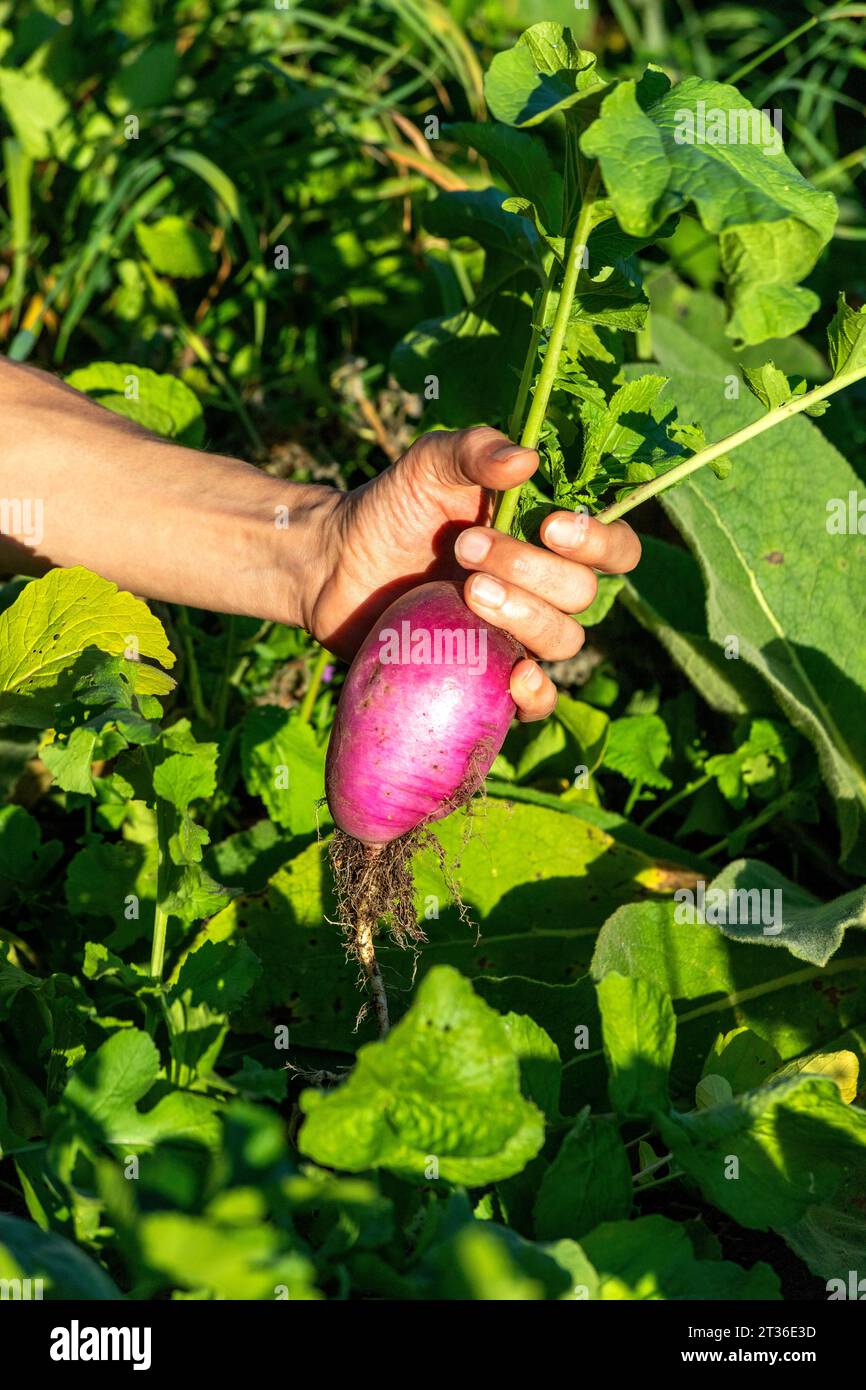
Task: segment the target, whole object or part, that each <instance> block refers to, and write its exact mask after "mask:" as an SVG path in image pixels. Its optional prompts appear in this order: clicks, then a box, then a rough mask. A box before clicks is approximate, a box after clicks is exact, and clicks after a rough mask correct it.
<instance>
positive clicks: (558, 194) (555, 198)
mask: <svg viewBox="0 0 866 1390" xmlns="http://www.w3.org/2000/svg"><path fill="white" fill-rule="evenodd" d="M442 134H443V135H444V136H445V137H446V138H447V139H449V140H456V141H457V143H458V144H459V145H462V146H463V147H464V148H469V149H473V150H477V151H478V153H479V154H480V155H481V156H482V158H484V159H486V160H487V162H488V164H489V165H490V166H491V168H492V169H493V170H494V171H495V172H496V173H497V174H499V176H500V178H502V179H503V180H504V182H505V183H506V184H507V186H508V187H509V188H510V189H511V191H512V193H517V194H518V195H519V196H520V197H521V198H526V199H527V200H528V202H530V203H533V204H534V205H535V207H536V208H537V209H538V212H539V214H540V216H541V220H542V222H543V223H544V225H545V227H547V228H548V230H549V231H551V232H558V231H559V230H560V224H561V219H562V176H561V175H560V174H559V173H558V172H557V170H556V169H555V168H554V166H553V160H552V159H551V157H550V154H549V152H548V149H547V146H546V145H545V143H544V141H543V140H540V139H538V137H537V136H534V135H529V134H527V133H526V132H525V131H520V130H512V129H510V128H509V127H508V126H503V125H496V124H494V122H492V121H485V122H484V123H483V124H482V123H480V122H479V123H477V124H476V123H473V122H471V121H457V122H455V123H454V124H453V125H445V126H443V129H442Z"/></svg>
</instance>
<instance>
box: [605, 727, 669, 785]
mask: <svg viewBox="0 0 866 1390" xmlns="http://www.w3.org/2000/svg"><path fill="white" fill-rule="evenodd" d="M670 751H671V736H670V733H669V732H668V727H667V725H666V724H665V722H664V720H663V719H660V718H659V716H658V715H657V714H626V715H624V716H623V717H622V718H621V719H614V720H612V722H611V725H610V730H609V736H608V741H607V748H606V750H605V754H604V766H605V767H609V768H612V769H613V771H614V772H618V773H620V775H621V776H622V777H626V778H628V780H629V781H630V782H632V783H634V785H635V786H639V787H640V786H643V787H655V788H657V789H659V790H663V789H664V788H666V787H670V786H672V785H673V784H672V782H671V780H670V778H669V777H668V776H667V775H666V774H665V773H664V772H662V770H661V768H662V764H663V763H664V761H665V759H666V758H667V757H668V755H669V754H670Z"/></svg>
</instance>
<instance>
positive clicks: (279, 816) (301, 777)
mask: <svg viewBox="0 0 866 1390" xmlns="http://www.w3.org/2000/svg"><path fill="white" fill-rule="evenodd" d="M241 767H242V770H243V774H244V780H245V782H246V784H247V789H248V791H250V792H252V794H253V795H254V796H260V797H261V799H262V801H263V802H264V804H265V807H266V808H267V811H268V815H269V816H270V817H271V820H273V821H276V823H277V825H280V826H283V828H284V829H286V830H290V831H291V832H292V833H293V834H294V835H306V834H309V833H310V831H312V830H315V829H316V827H317V825H319V824H320V823H326V822H327V820H328V814H327V811H326V809H325V808H324V807H322V808H321V809H319V802H320V801H321V800H322V797H323V796H324V794H325V749H324V747H323V745H322V744H321V743H320V741H319V740H318V738H317V737H316V734H315V733H314V731H313V730H312V729H311V728H310V725H309V724H305V723H302V722H301V720H300V719H299V717H298V715H297V713H296V712H289V713H287V712H286V710H284V709H281V708H280V707H279V706H277V705H256V706H255V707H254V708H253V709H250V710H248V711H247V713H246V715H245V716H244V722H243V725H242V726H241Z"/></svg>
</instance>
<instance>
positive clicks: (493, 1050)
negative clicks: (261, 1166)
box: [298, 966, 544, 1187]
mask: <svg viewBox="0 0 866 1390" xmlns="http://www.w3.org/2000/svg"><path fill="white" fill-rule="evenodd" d="M300 1105H301V1109H302V1111H303V1112H304V1113H305V1115H306V1120H305V1122H304V1125H303V1127H302V1129H301V1131H300V1134H299V1136H298V1146H299V1148H300V1150H301V1152H302V1153H305V1154H307V1155H308V1156H309V1157H310V1158H312V1159H314V1160H315V1161H316V1162H317V1163H320V1164H323V1165H324V1166H326V1167H331V1168H339V1169H343V1170H348V1171H350V1172H361V1171H363V1170H364V1169H367V1168H374V1167H384V1168H389V1169H391V1170H392V1171H394V1172H396V1173H398V1174H400V1175H402V1176H403V1177H406V1178H409V1179H412V1180H415V1181H418V1180H420V1179H423V1178H424V1176H425V1170H426V1169H428V1167H429V1165H430V1162H431V1160H433V1159H435V1160H438V1171H439V1174H440V1176H441V1177H442V1178H444V1179H445V1180H446V1181H448V1182H455V1183H464V1184H466V1185H467V1186H470V1187H479V1186H482V1185H483V1184H485V1183H488V1182H495V1181H497V1180H499V1179H501V1178H507V1177H510V1176H511V1174H513V1173H519V1172H520V1170H521V1169H522V1168H524V1167H525V1165H526V1164H527V1163H528V1162H529V1160H530V1159H531V1158H534V1157H535V1155H536V1154H537V1153H538V1151H539V1149H540V1148H541V1145H542V1143H543V1140H544V1120H543V1117H542V1115H541V1113H540V1112H539V1111H538V1110H537V1109H536V1107H535V1106H534V1105H532V1104H531V1103H530V1102H529V1101H527V1100H525V1099H524V1098H523V1096H522V1095H521V1094H520V1072H519V1065H518V1059H517V1056H516V1055H515V1053H514V1050H513V1048H512V1045H511V1043H510V1041H509V1037H508V1031H507V1029H506V1026H505V1024H504V1022H503V1020H502V1019H501V1018H499V1016H498V1015H497V1014H495V1013H494V1012H493V1010H492V1009H491V1008H489V1006H488V1005H487V1004H485V1003H484V1002H483V1001H482V1000H481V999H479V998H478V997H477V996H476V995H475V994H474V993H473V990H472V986H471V985H470V984H469V982H468V981H467V980H464V979H462V978H461V976H460V975H458V973H457V971H456V970H453V969H451V968H450V967H448V966H438V967H436V968H434V969H433V970H431V971H430V973H429V974H428V975H427V976H426V977H425V979H424V980H423V981H422V983H421V985H420V986H419V988H418V990H417V992H416V995H415V999H414V1001H413V1003H412V1006H411V1008H410V1009H409V1012H408V1013H407V1014H406V1016H405V1017H404V1018H403V1019H402V1020H401V1022H400V1023H398V1024H397V1026H396V1027H395V1028H394V1029H393V1031H392V1032H391V1033H390V1034H389V1036H388V1037H387V1038H386V1039H385V1040H384V1041H383V1042H378V1043H368V1044H366V1045H365V1046H364V1047H362V1048H361V1049H360V1050H359V1052H358V1057H357V1062H356V1066H355V1070H354V1071H353V1073H352V1075H351V1076H350V1077H349V1079H348V1080H347V1081H345V1082H344V1083H343V1084H342V1085H341V1086H340V1087H339V1088H338V1089H337V1090H336V1091H333V1092H330V1093H323V1092H321V1091H305V1092H304V1093H303V1095H302V1096H301V1100H300Z"/></svg>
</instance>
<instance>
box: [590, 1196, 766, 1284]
mask: <svg viewBox="0 0 866 1390" xmlns="http://www.w3.org/2000/svg"><path fill="white" fill-rule="evenodd" d="M581 1248H582V1249H583V1251H584V1253H585V1254H586V1255H587V1256H588V1257H589V1259H590V1260H591V1261H592V1263H593V1265H594V1266H595V1268H596V1269H597V1270H598V1273H599V1276H600V1278H599V1291H598V1297H599V1298H600V1299H610V1300H614V1301H620V1300H635V1299H686V1300H691V1299H702V1300H703V1299H706V1300H710V1301H712V1300H717V1299H718V1300H723V1301H724V1300H734V1299H736V1300H741V1299H744V1300H750V1299H779V1298H781V1293H780V1291H779V1281H778V1279H777V1278H776V1275H775V1274H774V1273H773V1271H772V1269H771V1268H770V1266H769V1265H765V1264H762V1263H759V1264H756V1265H753V1266H752V1268H751V1269H749V1270H744V1269H740V1267H739V1265H735V1264H731V1263H729V1262H728V1261H727V1260H704V1259H699V1258H698V1257H697V1256H696V1254H695V1251H694V1248H693V1246H692V1243H691V1241H690V1240H689V1236H688V1233H687V1231H686V1229H685V1227H684V1226H683V1225H681V1224H679V1223H677V1222H674V1221H669V1220H668V1219H667V1217H664V1216H641V1217H639V1218H638V1220H637V1221H608V1222H605V1223H604V1225H602V1226H598V1227H597V1228H596V1230H594V1231H592V1232H591V1233H590V1234H589V1235H588V1236H585V1237H584V1238H583V1240H582V1241H581Z"/></svg>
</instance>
